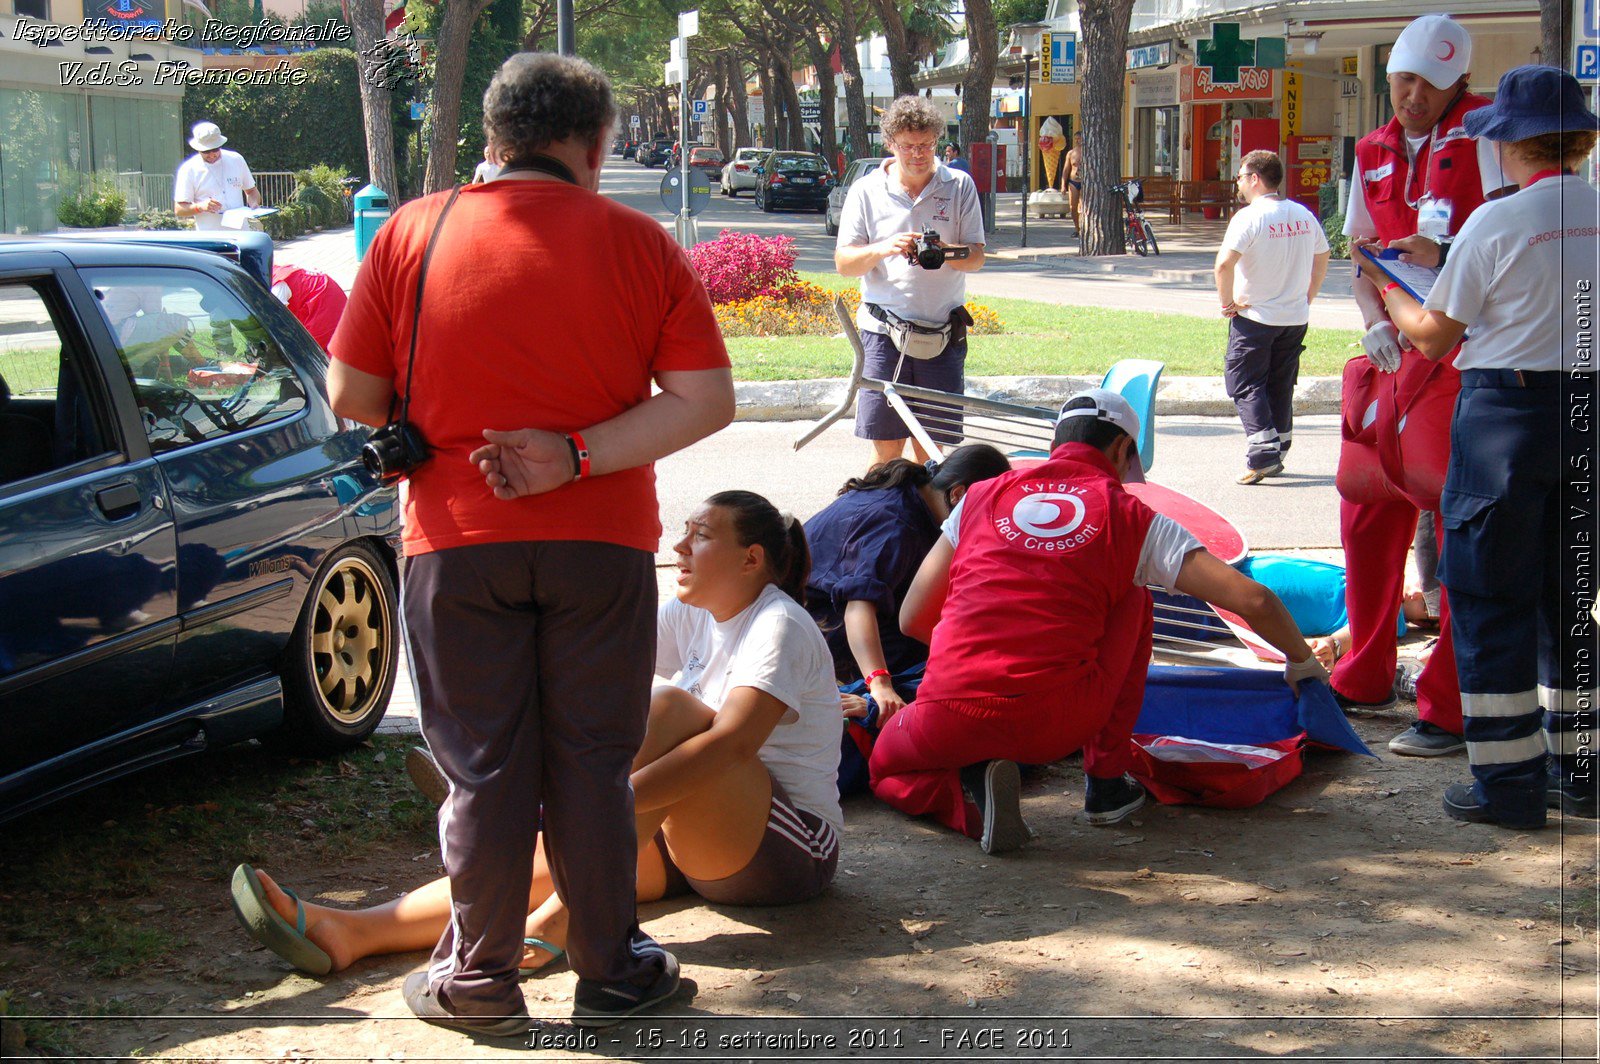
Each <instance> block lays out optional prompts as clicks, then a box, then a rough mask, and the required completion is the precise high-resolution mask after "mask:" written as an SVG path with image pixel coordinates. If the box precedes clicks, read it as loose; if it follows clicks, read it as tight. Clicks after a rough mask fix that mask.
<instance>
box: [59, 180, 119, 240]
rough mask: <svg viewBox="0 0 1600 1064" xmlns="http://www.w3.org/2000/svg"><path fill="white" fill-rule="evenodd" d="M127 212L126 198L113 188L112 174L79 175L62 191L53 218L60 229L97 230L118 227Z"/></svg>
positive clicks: (115, 186)
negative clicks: (57, 221)
mask: <svg viewBox="0 0 1600 1064" xmlns="http://www.w3.org/2000/svg"><path fill="white" fill-rule="evenodd" d="M127 209H128V197H127V196H125V195H123V193H122V191H121V190H120V189H118V188H117V177H116V175H115V174H112V173H100V174H79V175H77V176H76V177H74V178H73V179H71V181H70V182H69V183H67V184H66V185H65V186H64V188H63V189H62V193H61V199H60V201H59V202H58V203H57V204H56V218H57V219H58V220H59V221H60V222H61V224H62V225H66V226H72V227H74V228H79V229H97V228H100V227H102V226H108V225H121V224H122V216H123V214H124V213H125V212H126V211H127Z"/></svg>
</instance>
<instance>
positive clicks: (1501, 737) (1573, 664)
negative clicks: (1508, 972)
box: [1439, 370, 1596, 819]
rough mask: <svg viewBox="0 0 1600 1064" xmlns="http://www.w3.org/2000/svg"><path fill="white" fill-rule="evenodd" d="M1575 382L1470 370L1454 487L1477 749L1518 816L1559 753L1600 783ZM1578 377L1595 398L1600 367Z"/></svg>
mask: <svg viewBox="0 0 1600 1064" xmlns="http://www.w3.org/2000/svg"><path fill="white" fill-rule="evenodd" d="M1563 381H1564V378H1563V375H1562V374H1560V373H1556V372H1551V373H1524V374H1521V375H1519V374H1516V373H1514V372H1512V371H1509V370H1463V371H1462V372H1461V394H1460V396H1459V397H1458V399H1457V401H1456V410H1455V417H1454V419H1453V421H1452V424H1451V429H1450V445H1451V452H1450V470H1449V473H1448V475H1447V477H1446V479H1445V487H1444V492H1443V494H1442V496H1441V499H1440V513H1441V515H1442V518H1443V524H1444V543H1443V545H1442V547H1443V550H1442V555H1441V559H1440V566H1439V577H1440V579H1441V580H1442V581H1443V582H1444V584H1445V586H1446V587H1447V588H1448V589H1449V592H1450V604H1451V614H1450V624H1451V626H1452V628H1453V630H1454V635H1455V649H1456V672H1457V676H1458V677H1459V679H1460V682H1461V707H1462V712H1463V717H1464V723H1465V737H1466V740H1467V757H1468V760H1469V761H1470V762H1471V764H1472V775H1473V778H1474V779H1475V780H1476V782H1477V784H1478V787H1479V788H1480V789H1481V791H1482V793H1483V796H1484V799H1485V800H1486V801H1487V802H1488V804H1489V807H1490V809H1491V810H1492V811H1494V812H1495V813H1496V814H1498V815H1501V816H1508V817H1509V816H1515V817H1518V818H1523V817H1530V818H1534V819H1537V818H1538V817H1541V816H1542V815H1543V812H1544V808H1545V787H1546V782H1547V764H1548V765H1549V767H1550V768H1552V769H1554V770H1556V771H1557V772H1559V774H1560V782H1561V784H1562V786H1563V787H1564V788H1566V789H1568V790H1570V791H1584V790H1588V789H1591V788H1593V786H1594V778H1595V777H1594V765H1593V757H1592V748H1591V745H1590V744H1591V743H1592V735H1593V731H1594V724H1595V705H1594V699H1595V681H1594V673H1593V670H1594V668H1595V665H1596V658H1595V649H1596V639H1595V625H1594V621H1593V619H1592V618H1591V617H1590V615H1589V613H1588V606H1589V605H1590V604H1592V601H1593V574H1594V569H1593V559H1592V553H1593V551H1594V550H1595V544H1594V535H1593V532H1592V529H1593V526H1594V518H1593V514H1594V512H1595V507H1594V494H1593V492H1592V491H1591V492H1588V493H1586V494H1585V495H1583V496H1568V497H1566V498H1563V482H1564V481H1568V480H1570V479H1573V473H1574V470H1573V469H1570V468H1566V466H1567V464H1568V461H1569V459H1570V457H1571V456H1573V455H1575V454H1577V453H1578V447H1579V445H1580V444H1581V443H1582V442H1583V441H1582V440H1581V439H1579V438H1578V437H1577V436H1576V433H1575V430H1574V427H1573V424H1574V419H1572V418H1569V417H1568V416H1567V413H1568V412H1569V411H1568V410H1567V409H1564V407H1566V406H1567V405H1568V403H1569V402H1570V401H1571V398H1572V397H1571V395H1570V394H1569V393H1570V392H1571V390H1572V388H1573V387H1574V385H1573V383H1572V382H1571V381H1570V380H1567V382H1566V384H1565V387H1564V386H1563ZM1576 387H1581V388H1584V389H1587V391H1588V394H1589V399H1588V401H1587V402H1588V406H1587V407H1586V409H1588V410H1591V411H1592V409H1593V385H1592V378H1591V379H1590V380H1589V381H1583V382H1579V383H1578V384H1577V385H1576ZM1564 437H1565V438H1564ZM1591 463H1592V459H1591ZM1591 469H1592V465H1591ZM1591 476H1592V473H1585V474H1584V477H1583V479H1584V480H1586V481H1587V480H1588V479H1589V478H1590V477H1591ZM1568 490H1569V491H1570V488H1568ZM1573 522H1577V524H1578V525H1579V526H1580V527H1579V528H1574V527H1573ZM1580 530H1581V532H1582V535H1581V536H1580V535H1579V534H1578V533H1579V532H1580ZM1585 573H1587V574H1588V575H1587V577H1585V575H1584V574H1585ZM1586 579H1587V581H1588V590H1587V591H1585V586H1584V581H1585V580H1586Z"/></svg>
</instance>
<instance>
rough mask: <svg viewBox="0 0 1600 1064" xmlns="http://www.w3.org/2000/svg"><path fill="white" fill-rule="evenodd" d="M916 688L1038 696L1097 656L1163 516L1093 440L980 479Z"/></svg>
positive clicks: (965, 507)
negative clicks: (1130, 488)
mask: <svg viewBox="0 0 1600 1064" xmlns="http://www.w3.org/2000/svg"><path fill="white" fill-rule="evenodd" d="M961 510H962V512H961V527H960V536H959V542H958V543H957V545H956V553H955V558H954V560H953V561H952V563H951V566H950V596H949V598H948V599H947V600H946V601H945V605H944V612H943V614H942V615H941V617H940V620H939V624H938V626H937V627H935V628H934V631H933V643H932V646H931V648H930V653H929V655H928V673H927V678H926V679H924V680H923V682H922V687H921V688H920V689H919V690H918V692H917V697H918V698H936V699H952V698H953V699H972V698H986V697H997V696H1010V695H1019V694H1029V693H1032V692H1036V691H1042V690H1048V689H1051V688H1053V687H1055V685H1057V684H1070V683H1072V682H1073V679H1074V677H1075V675H1077V674H1081V673H1082V672H1083V670H1084V669H1085V667H1086V666H1087V665H1088V664H1090V663H1092V662H1094V661H1095V659H1096V655H1097V654H1098V646H1099V643H1100V641H1101V637H1102V636H1103V635H1104V634H1105V625H1106V616H1107V614H1109V613H1110V611H1111V607H1112V606H1114V605H1115V604H1116V603H1117V602H1118V601H1120V600H1121V599H1122V597H1123V596H1124V595H1127V594H1129V593H1130V592H1133V591H1135V590H1136V589H1135V588H1134V586H1133V574H1134V571H1135V570H1136V569H1137V568H1138V565H1139V554H1140V552H1141V551H1142V550H1143V549H1144V541H1145V533H1146V532H1147V531H1148V530H1149V528H1150V522H1151V520H1152V519H1153V518H1154V516H1155V514H1154V511H1152V510H1151V509H1150V508H1149V507H1147V506H1146V505H1145V504H1144V503H1142V502H1140V501H1139V500H1138V499H1135V498H1134V497H1133V496H1132V495H1129V494H1128V493H1127V492H1126V491H1125V490H1123V487H1122V484H1121V482H1120V481H1118V480H1117V476H1116V473H1115V472H1114V471H1113V470H1112V468H1111V463H1110V462H1108V461H1107V460H1106V458H1105V456H1104V455H1102V454H1101V453H1100V452H1099V451H1097V450H1096V449H1095V448H1093V447H1090V446H1089V445H1088V444H1083V443H1067V444H1062V445H1061V446H1060V447H1057V448H1056V449H1055V451H1053V452H1052V453H1051V455H1050V458H1049V460H1047V461H1045V462H1043V463H1042V464H1040V465H1038V466H1036V467H1034V468H1033V469H1027V470H1016V471H1014V472H1011V473H1006V474H1004V475H1003V476H999V477H996V478H994V479H993V480H986V481H982V482H980V483H978V484H974V485H973V486H972V487H971V488H970V489H969V490H968V491H967V494H966V496H965V499H964V501H963V503H962V507H961Z"/></svg>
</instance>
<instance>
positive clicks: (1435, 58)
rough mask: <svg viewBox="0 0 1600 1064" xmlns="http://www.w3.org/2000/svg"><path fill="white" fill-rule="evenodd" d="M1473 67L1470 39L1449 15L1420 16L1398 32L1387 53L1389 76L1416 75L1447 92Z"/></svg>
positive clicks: (1459, 24)
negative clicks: (1392, 47)
mask: <svg viewBox="0 0 1600 1064" xmlns="http://www.w3.org/2000/svg"><path fill="white" fill-rule="evenodd" d="M1471 67H1472V37H1471V36H1469V35H1468V33H1467V31H1466V30H1465V29H1464V28H1463V27H1462V25H1461V23H1459V22H1457V21H1455V20H1454V19H1452V18H1451V17H1450V16H1449V15H1423V16H1422V17H1421V18H1419V19H1417V20H1416V21H1414V22H1412V23H1411V24H1410V25H1409V26H1407V27H1406V28H1405V29H1403V30H1401V31H1400V36H1399V37H1398V38H1397V39H1396V40H1395V42H1394V51H1392V52H1391V53H1389V73H1391V74H1416V75H1417V76H1418V77H1420V78H1423V79H1424V80H1425V81H1427V83H1428V84H1430V85H1432V86H1433V87H1434V88H1436V89H1448V88H1450V87H1451V86H1453V85H1454V84H1455V83H1456V82H1458V81H1460V80H1461V77H1462V75H1464V74H1466V72H1467V71H1468V70H1470V69H1471Z"/></svg>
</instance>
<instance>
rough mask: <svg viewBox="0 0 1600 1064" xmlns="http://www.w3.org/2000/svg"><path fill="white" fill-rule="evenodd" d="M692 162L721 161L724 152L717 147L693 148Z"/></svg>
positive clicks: (690, 153)
mask: <svg viewBox="0 0 1600 1064" xmlns="http://www.w3.org/2000/svg"><path fill="white" fill-rule="evenodd" d="M689 161H690V162H692V163H720V162H721V161H722V153H721V152H720V151H718V150H717V149H715V148H693V149H691V150H690V152H689Z"/></svg>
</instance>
